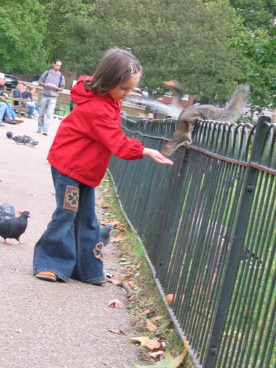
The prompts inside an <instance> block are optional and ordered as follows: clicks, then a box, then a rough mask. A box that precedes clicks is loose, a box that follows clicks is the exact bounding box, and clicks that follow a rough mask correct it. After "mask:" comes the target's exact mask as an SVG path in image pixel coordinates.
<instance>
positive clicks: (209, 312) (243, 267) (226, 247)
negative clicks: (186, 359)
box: [109, 117, 276, 368]
mask: <svg viewBox="0 0 276 368" xmlns="http://www.w3.org/2000/svg"><path fill="white" fill-rule="evenodd" d="M123 125H124V129H125V131H126V134H127V135H128V136H130V137H136V138H138V139H140V140H141V141H142V142H143V143H144V145H146V146H147V147H151V148H154V149H157V150H160V149H161V148H162V146H163V145H164V144H165V143H166V138H167V137H169V136H171V135H172V133H173V131H174V129H175V121H174V120H160V121H156V120H155V121H145V120H143V121H142V120H140V121H133V120H131V119H128V118H124V123H123ZM275 138H276V125H275V124H270V123H269V121H268V120H267V118H265V117H263V118H261V119H260V120H259V122H258V124H257V127H253V126H251V125H249V124H238V125H236V124H229V123H218V122H206V121H200V122H198V123H197V124H196V128H195V131H194V134H193V141H194V144H193V145H192V146H191V147H190V148H189V149H185V148H180V149H178V150H177V151H176V152H175V153H174V155H173V156H172V159H173V161H174V165H173V166H172V167H168V166H163V165H157V164H156V163H154V162H153V161H151V160H150V159H144V160H137V161H132V162H128V161H123V160H120V159H117V158H116V157H114V158H112V160H111V163H110V166H109V172H110V174H111V176H112V179H113V181H114V184H115V187H116V190H117V193H118V198H119V201H120V203H121V205H122V208H123V210H124V212H125V214H126V216H127V218H128V220H129V222H130V223H131V225H132V226H133V228H135V229H136V230H137V232H138V235H139V237H140V239H141V241H142V243H143V245H144V248H145V251H146V253H147V255H148V260H149V264H150V266H151V268H152V271H153V274H154V277H155V280H156V283H157V285H158V287H159V290H160V293H161V295H162V296H163V297H164V301H165V296H166V295H168V294H171V295H172V297H173V303H172V305H171V306H167V308H168V311H169V313H170V315H171V317H172V318H173V320H174V322H175V326H176V328H177V329H178V331H179V333H180V335H181V336H182V337H183V338H184V337H185V338H186V339H188V340H189V344H190V349H189V351H190V353H191V354H192V355H193V358H194V362H195V364H196V366H197V367H204V368H230V367H231V368H232V367H235V368H256V367H258V368H273V367H275V366H276V352H275V306H276V291H275V266H276V262H275V248H276V247H275V217H276V206H275V198H276V195H275V194H276V181H275V174H276V144H275Z"/></svg>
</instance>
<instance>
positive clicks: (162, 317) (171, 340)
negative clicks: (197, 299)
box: [100, 174, 194, 368]
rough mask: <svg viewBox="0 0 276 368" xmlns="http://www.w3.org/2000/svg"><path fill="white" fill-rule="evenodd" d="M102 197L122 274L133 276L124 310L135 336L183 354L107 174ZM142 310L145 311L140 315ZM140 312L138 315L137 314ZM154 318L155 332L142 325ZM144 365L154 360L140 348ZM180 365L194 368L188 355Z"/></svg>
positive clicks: (142, 252)
mask: <svg viewBox="0 0 276 368" xmlns="http://www.w3.org/2000/svg"><path fill="white" fill-rule="evenodd" d="M100 189H101V190H102V194H103V199H104V203H105V206H106V207H107V211H106V212H105V214H104V217H105V219H104V220H105V221H106V222H108V221H116V222H118V223H119V224H120V225H119V228H117V229H116V228H115V229H114V230H113V238H116V236H118V235H119V234H120V233H122V232H123V240H122V241H120V242H118V243H117V244H119V245H118V246H119V249H120V253H121V257H122V258H124V259H125V260H126V262H125V265H121V267H122V273H123V274H124V275H125V274H133V275H134V276H133V278H132V279H131V280H130V281H129V284H130V285H131V286H132V288H133V291H134V294H133V296H132V297H131V298H129V300H128V306H127V309H128V311H129V313H130V314H131V316H132V324H133V326H134V328H135V330H136V336H139V337H140V336H148V337H149V338H150V339H154V338H159V339H160V341H164V344H166V346H167V347H168V349H169V350H170V352H171V354H172V355H173V356H174V357H176V356H179V355H180V354H182V353H183V350H184V349H183V343H182V341H181V339H180V337H179V335H178V334H177V331H176V330H175V328H174V326H173V323H172V321H171V319H170V317H169V315H168V313H167V310H166V307H165V305H164V303H163V300H162V298H161V296H160V294H159V292H158V289H157V287H156V285H155V282H154V279H153V276H152V273H151V270H150V267H149V265H148V263H147V258H146V255H145V253H144V249H143V247H142V245H141V244H140V242H139V240H138V237H137V235H136V232H135V231H134V230H132V229H131V228H130V226H129V225H128V223H127V222H126V219H125V217H124V215H123V212H122V211H121V208H120V205H119V203H118V200H117V199H116V193H115V190H114V187H113V184H112V182H111V180H110V177H109V175H108V174H106V176H105V178H104V180H103V181H102V183H101V185H100ZM143 313H145V314H143ZM141 314H142V315H141ZM155 317H158V319H157V320H156V321H154V325H155V326H156V327H157V329H156V330H155V331H150V330H149V329H148V328H147V327H146V323H147V321H148V320H149V319H151V318H155ZM141 351H142V353H143V359H144V361H145V364H147V365H148V364H149V363H150V364H151V363H152V364H153V365H154V363H155V362H156V361H155V360H154V359H151V358H150V357H149V355H148V353H149V350H148V349H147V348H145V347H141ZM180 367H182V368H192V367H194V365H193V363H192V360H191V358H190V357H189V356H187V357H186V359H185V362H184V363H183V364H182V365H181V366H180Z"/></svg>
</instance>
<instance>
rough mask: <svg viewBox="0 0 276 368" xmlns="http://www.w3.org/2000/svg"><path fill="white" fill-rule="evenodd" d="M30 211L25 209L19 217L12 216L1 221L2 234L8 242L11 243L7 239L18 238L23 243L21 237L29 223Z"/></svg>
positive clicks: (0, 229)
mask: <svg viewBox="0 0 276 368" xmlns="http://www.w3.org/2000/svg"><path fill="white" fill-rule="evenodd" d="M28 217H30V212H29V211H24V212H23V213H22V214H21V215H20V216H18V217H12V218H10V219H8V220H4V221H1V222H0V236H1V237H2V238H3V239H4V240H5V243H6V244H10V243H8V242H7V240H6V239H16V240H17V241H18V242H19V244H23V243H22V242H21V241H20V240H19V237H20V236H21V235H22V234H23V233H24V232H25V230H26V228H27V225H28Z"/></svg>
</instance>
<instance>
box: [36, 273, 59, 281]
mask: <svg viewBox="0 0 276 368" xmlns="http://www.w3.org/2000/svg"><path fill="white" fill-rule="evenodd" d="M35 277H36V278H37V279H39V280H45V281H52V282H55V281H57V275H55V274H54V273H53V272H48V271H43V272H39V273H37V274H36V275H35Z"/></svg>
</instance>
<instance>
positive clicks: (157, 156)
mask: <svg viewBox="0 0 276 368" xmlns="http://www.w3.org/2000/svg"><path fill="white" fill-rule="evenodd" d="M143 156H144V157H146V156H147V157H150V158H151V159H152V160H153V161H155V162H157V163H158V164H163V165H173V161H171V160H169V159H168V158H167V157H165V156H163V155H162V153H160V152H159V151H157V150H154V149H151V148H144V149H143Z"/></svg>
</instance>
